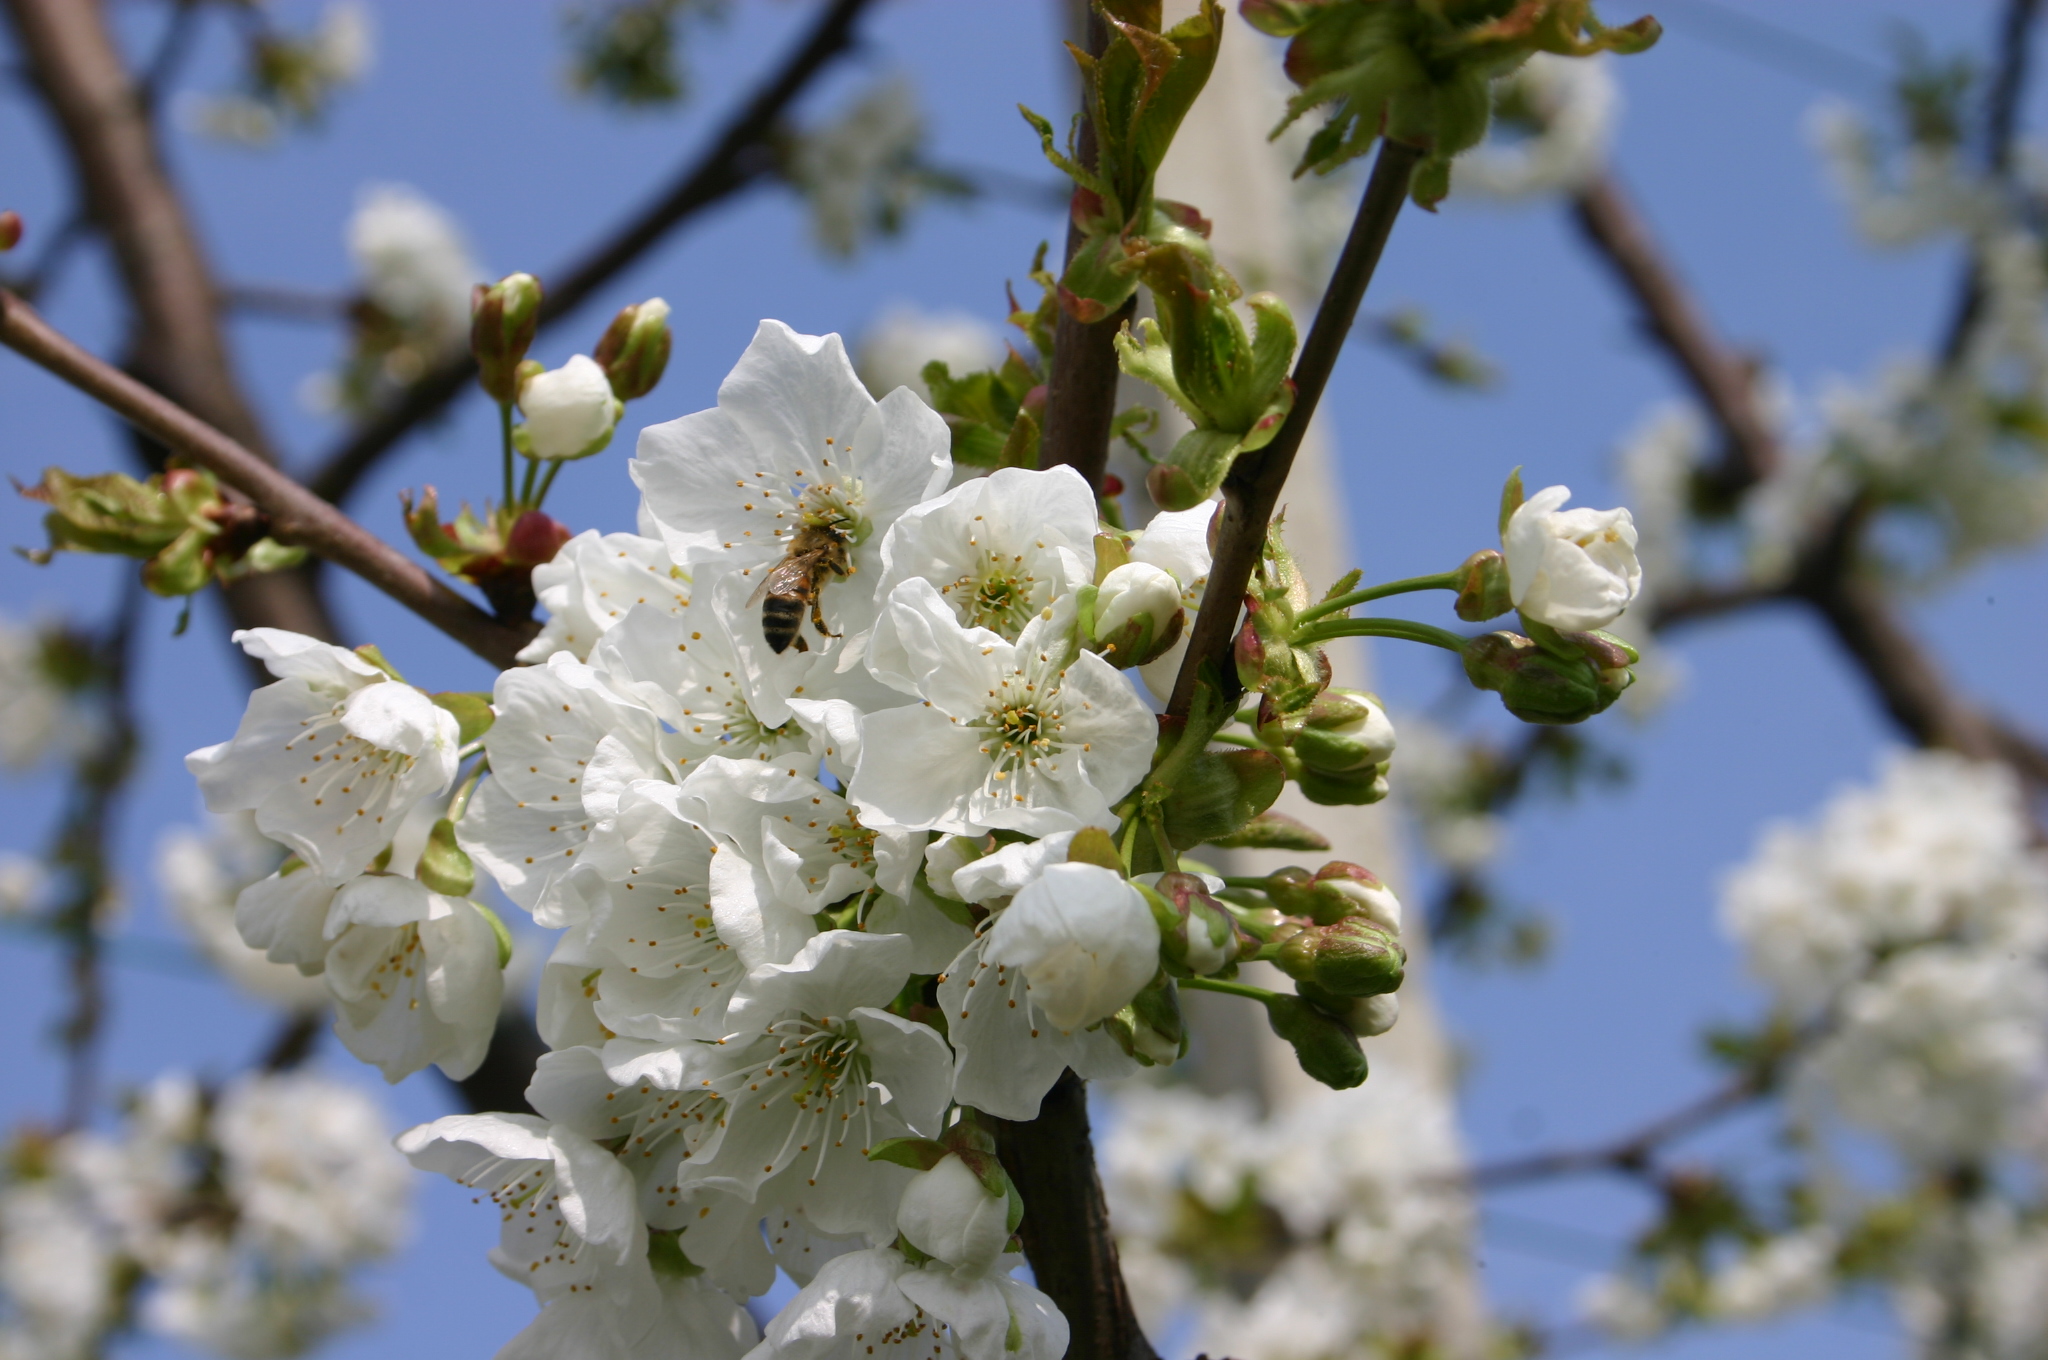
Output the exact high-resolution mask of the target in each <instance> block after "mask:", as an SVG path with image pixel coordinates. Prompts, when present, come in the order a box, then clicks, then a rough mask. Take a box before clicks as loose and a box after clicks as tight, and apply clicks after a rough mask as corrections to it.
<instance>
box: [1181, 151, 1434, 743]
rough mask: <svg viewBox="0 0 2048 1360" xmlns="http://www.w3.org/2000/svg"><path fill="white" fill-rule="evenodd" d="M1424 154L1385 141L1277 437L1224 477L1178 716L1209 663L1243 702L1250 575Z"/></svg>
mask: <svg viewBox="0 0 2048 1360" xmlns="http://www.w3.org/2000/svg"><path fill="white" fill-rule="evenodd" d="M1421 158H1422V153H1421V152H1420V151H1418V150H1416V149H1415V148H1414V147H1411V146H1406V145H1404V144H1402V143H1400V142H1389V141H1382V142H1381V143H1380V152H1379V156H1378V158H1377V159H1375V160H1374V162H1373V167H1372V178H1371V179H1369V180H1368V181H1367V182H1366V186H1365V195H1364V197H1363V198H1362V199H1360V201H1359V204H1358V214H1357V216H1356V217H1354V218H1353V219H1352V222H1351V234H1350V235H1349V236H1348V237H1347V238H1346V239H1345V242H1344V250H1343V253H1342V254H1340V255H1339V256H1338V257H1337V266H1336V269H1335V270H1334V271H1333V272H1332V273H1331V275H1330V282H1329V286H1328V287H1326V288H1325V289H1324V290H1323V300H1322V303H1321V305H1319V306H1318V307H1317V308H1316V319H1315V322H1314V323H1313V324H1312V325H1311V326H1310V327H1309V332H1308V339H1307V340H1306V341H1304V342H1303V344H1302V347H1301V356H1300V358H1298V359H1297V360H1296V361H1295V364H1294V409H1293V410H1292V411H1290V412H1289V413H1288V416H1287V420H1286V423H1284V424H1283V425H1281V427H1280V433H1279V434H1278V435H1276V436H1274V439H1273V442H1272V443H1270V444H1268V445H1267V446H1266V447H1265V448H1263V449H1260V450H1259V451H1258V452H1257V453H1251V454H1246V455H1244V456H1243V457H1241V458H1239V459H1238V460H1237V463H1236V465H1235V466H1234V467H1232V468H1231V470H1230V475H1229V476H1228V477H1227V478H1225V479H1224V482H1223V508H1222V510H1221V511H1220V512H1219V515H1218V523H1217V525H1216V528H1215V529H1214V530H1213V531H1212V532H1213V533H1214V534H1215V538H1216V547H1215V553H1214V556H1213V557H1212V559H1211V561H1210V564H1209V584H1208V586H1207V588H1206V592H1205V594H1204V595H1203V597H1202V608H1201V610H1200V612H1199V613H1197V614H1196V616H1195V623H1194V628H1193V629H1192V631H1191V633H1190V640H1189V642H1188V650H1187V657H1186V659H1185V660H1184V661H1182V662H1181V667H1180V675H1179V676H1178V678H1176V680H1175V681H1174V686H1173V701H1172V702H1171V703H1170V704H1169V705H1168V706H1167V710H1166V711H1167V714H1168V716H1170V717H1176V718H1185V717H1187V715H1188V710H1189V709H1190V708H1191V707H1192V706H1193V704H1194V700H1195V682H1196V680H1197V678H1198V677H1199V676H1200V675H1201V672H1202V667H1203V666H1205V665H1207V666H1213V667H1215V669H1216V675H1217V681H1218V683H1219V684H1221V685H1222V686H1223V690H1224V693H1223V699H1224V701H1225V705H1226V711H1227V708H1228V705H1229V704H1233V703H1235V702H1236V701H1237V697H1238V695H1239V693H1240V692H1241V687H1240V686H1239V685H1238V683H1237V671H1236V668H1235V667H1233V666H1232V665H1231V664H1230V648H1231V642H1232V640H1233V639H1234V637H1235V636H1236V633H1237V616H1238V610H1239V607H1240V602H1241V600H1242V599H1243V596H1244V592H1245V587H1246V586H1247V585H1249V584H1250V582H1251V579H1252V568H1253V567H1254V566H1256V565H1257V563H1258V560H1259V553H1260V551H1261V549H1262V548H1263V547H1264V546H1265V542H1266V526H1267V525H1268V524H1269V523H1270V522H1271V521H1272V518H1273V510H1274V507H1275V506H1277V505H1278V504H1279V503H1280V491H1281V488H1282V487H1284V486H1285V485H1286V484H1287V474H1288V473H1289V472H1290V471H1291V470H1292V469H1293V467H1294V455H1295V453H1296V452H1297V451H1298V450H1299V449H1300V448H1301V441H1302V438H1303V436H1305V435H1306V434H1307V433H1308V426H1309V422H1310V421H1311V420H1313V419H1314V418H1315V413H1316V403H1317V402H1318V401H1320V400H1321V399H1322V395H1323V389H1324V388H1325V387H1326V386H1328V385H1329V381H1330V374H1331V373H1332V372H1333V371H1334V370H1335V368H1336V366H1337V356H1338V354H1340V353H1341V352H1342V351H1343V348H1344V340H1345V338H1346V337H1347V336H1348V335H1350V333H1351V324H1352V322H1353V321H1354V320H1356V318H1357V316H1358V305H1359V303H1360V302H1362V301H1363V300H1364V298H1365V290H1366V286H1367V285H1368V284H1370V283H1371V282H1372V275H1373V270H1374V269H1375V268H1376V267H1378V265H1379V262H1380V252H1381V251H1382V250H1384V249H1385V248H1386V244H1387V237H1388V235H1389V234H1390V233H1391V232H1392V231H1393V229H1394V219H1395V218H1396V217H1397V216H1399V215H1400V212H1401V205H1402V203H1403V202H1405V201H1406V200H1407V197H1408V181H1409V179H1410V177H1411V176H1412V175H1413V174H1414V173H1415V165H1416V162H1417V161H1419V160H1420V159H1421Z"/></svg>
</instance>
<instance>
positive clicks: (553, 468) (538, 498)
mask: <svg viewBox="0 0 2048 1360" xmlns="http://www.w3.org/2000/svg"><path fill="white" fill-rule="evenodd" d="M561 470H562V464H561V461H560V460H559V459H557V460H556V461H555V462H552V463H549V464H548V470H547V475H546V476H544V477H542V478H541V479H540V490H539V491H537V492H536V493H534V497H533V504H532V505H529V506H527V507H526V508H527V509H529V510H538V509H540V508H541V506H542V505H543V504H545V503H546V502H547V498H548V488H549V487H551V486H553V485H554V484H555V474H556V473H557V472H560V471H561Z"/></svg>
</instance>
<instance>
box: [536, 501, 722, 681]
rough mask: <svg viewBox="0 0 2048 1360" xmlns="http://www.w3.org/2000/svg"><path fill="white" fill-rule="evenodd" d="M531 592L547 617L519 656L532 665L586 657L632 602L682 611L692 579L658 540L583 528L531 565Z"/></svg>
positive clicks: (633, 603)
mask: <svg viewBox="0 0 2048 1360" xmlns="http://www.w3.org/2000/svg"><path fill="white" fill-rule="evenodd" d="M533 593H534V594H535V596H537V597H538V598H539V600H540V603H541V606H542V608H544V609H546V610H547V611H548V621H547V624H546V626H544V627H543V628H542V629H541V630H540V633H539V634H538V635H537V636H536V637H535V638H534V639H533V641H531V642H529V643H527V644H526V646H525V647H523V648H522V649H520V652H519V659H520V660H521V661H524V662H527V663H529V664H532V663H534V662H539V661H545V660H547V659H548V658H549V657H551V656H553V655H554V654H555V653H556V652H568V653H570V654H571V655H573V656H574V657H575V658H576V659H577V660H578V661H587V660H589V659H590V649H591V648H592V647H594V646H596V645H597V640H598V639H599V638H601V637H603V636H604V635H605V634H606V633H607V632H609V631H610V630H611V629H612V628H613V627H615V626H616V625H617V624H618V622H619V620H621V619H623V618H624V617H625V616H626V611H628V610H630V609H631V608H632V607H633V606H634V605H636V604H644V605H649V606H651V607H653V608H655V609H660V610H663V611H665V612H667V613H671V614H673V613H676V612H678V611H680V610H681V609H682V607H683V606H684V605H685V604H687V603H689V599H690V578H689V577H688V576H686V575H684V574H683V570H682V568H680V567H678V566H676V565H674V564H673V563H672V562H670V561H669V556H668V549H667V548H665V547H663V546H662V544H661V541H660V540H659V539H653V538H642V537H640V535H638V534H600V533H598V531H597V530H595V529H585V530H584V531H583V532H582V533H580V534H578V535H576V536H575V537H574V538H572V539H570V540H569V541H568V542H567V543H564V544H563V545H562V546H561V548H560V549H558V550H557V551H556V553H555V555H554V558H553V559H552V560H550V561H547V562H543V563H541V564H540V565H539V566H537V567H535V568H534V569H533Z"/></svg>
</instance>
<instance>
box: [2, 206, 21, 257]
mask: <svg viewBox="0 0 2048 1360" xmlns="http://www.w3.org/2000/svg"><path fill="white" fill-rule="evenodd" d="M20 244H21V214H20V213H18V212H12V211H10V212H0V251H8V250H12V249H14V248H15V247H16V246H18V245H20Z"/></svg>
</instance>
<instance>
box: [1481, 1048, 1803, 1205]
mask: <svg viewBox="0 0 2048 1360" xmlns="http://www.w3.org/2000/svg"><path fill="white" fill-rule="evenodd" d="M1770 1090H1771V1084H1770V1082H1769V1080H1768V1079H1766V1078H1762V1077H1759V1076H1757V1075H1756V1074H1753V1073H1745V1074H1744V1075H1742V1076H1740V1077H1737V1078H1735V1079H1734V1080H1733V1081H1730V1082H1727V1083H1726V1084H1724V1085H1722V1086H1720V1087H1717V1088H1716V1089H1714V1090H1712V1091H1709V1092H1707V1093H1706V1094H1705V1095H1703V1096H1700V1097H1699V1098H1698V1099H1696V1100H1691V1101H1688V1102H1686V1103H1685V1104H1684V1105H1681V1106H1679V1107H1678V1108H1677V1109H1675V1110H1673V1111H1671V1112H1670V1113H1669V1114H1666V1115H1661V1116H1659V1117H1658V1118H1656V1119H1653V1120H1651V1121H1650V1122H1649V1123H1647V1124H1645V1125H1643V1126H1642V1127H1641V1128H1639V1129H1636V1130H1635V1131H1634V1132H1632V1133H1629V1134H1625V1135H1624V1136H1622V1137H1620V1138H1616V1139H1613V1140H1611V1141H1609V1142H1604V1143H1593V1144H1590V1145H1588V1146H1585V1147H1577V1148H1560V1149H1557V1150H1555V1151H1552V1152H1539V1153H1535V1154H1532V1155H1530V1156H1527V1157H1510V1158H1508V1159H1506V1160H1504V1161H1498V1162H1482V1163H1480V1164H1479V1165H1477V1166H1474V1167H1472V1168H1470V1169H1469V1170H1467V1171H1465V1172H1463V1173H1461V1174H1460V1175H1459V1176H1458V1177H1457V1179H1458V1180H1459V1181H1460V1182H1462V1183H1463V1184H1465V1185H1469V1186H1471V1187H1472V1188H1473V1189H1475V1190H1499V1189H1502V1188H1504V1187H1507V1186H1510V1185H1526V1184H1528V1183H1530V1182H1531V1181H1546V1180H1557V1179H1559V1178H1561V1177H1564V1176H1583V1175H1586V1174H1588V1173H1591V1172H1615V1173H1619V1174H1622V1175H1629V1176H1641V1175H1645V1174H1648V1173H1649V1172H1650V1171H1651V1170H1652V1162H1653V1159H1654V1158H1655V1156H1656V1154H1657V1153H1658V1152H1660V1151H1662V1150H1663V1149H1664V1147H1665V1146H1666V1145H1667V1144H1670V1143H1674V1142H1677V1141H1678V1140H1679V1139H1681V1138H1684V1137H1686V1136H1688V1135H1690V1134H1693V1133H1697V1132H1698V1131H1699V1130H1701V1129H1703V1128H1706V1127H1708V1126H1709V1125H1711V1124H1715V1123H1718V1122H1719V1121H1721V1120H1722V1119H1725V1118H1727V1117H1728V1116H1729V1115H1731V1114H1734V1113H1736V1112H1737V1111H1739V1110H1742V1109H1745V1108H1747V1107H1748V1106H1749V1105H1751V1104H1753V1103H1754V1102H1756V1101H1757V1100H1759V1099H1761V1098H1762V1097H1763V1096H1764V1095H1766V1094H1767V1093H1768V1092H1769V1091H1770Z"/></svg>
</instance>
